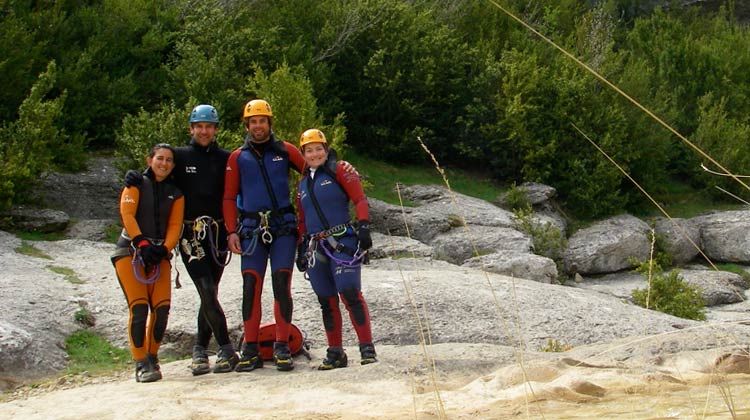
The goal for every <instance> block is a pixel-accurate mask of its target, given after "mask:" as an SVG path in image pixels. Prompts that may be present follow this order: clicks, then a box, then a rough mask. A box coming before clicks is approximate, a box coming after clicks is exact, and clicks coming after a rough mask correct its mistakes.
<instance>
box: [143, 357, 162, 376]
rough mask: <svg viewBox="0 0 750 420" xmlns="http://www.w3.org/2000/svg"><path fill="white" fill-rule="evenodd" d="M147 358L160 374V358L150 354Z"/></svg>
mask: <svg viewBox="0 0 750 420" xmlns="http://www.w3.org/2000/svg"><path fill="white" fill-rule="evenodd" d="M146 357H147V358H148V361H149V362H151V366H153V367H154V369H156V370H158V371H159V372H161V366H159V356H157V355H155V354H151V353H148V354H147V355H146Z"/></svg>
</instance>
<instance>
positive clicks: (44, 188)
mask: <svg viewBox="0 0 750 420" xmlns="http://www.w3.org/2000/svg"><path fill="white" fill-rule="evenodd" d="M87 164H88V170H87V171H86V172H84V173H80V174H67V173H50V174H49V175H48V176H47V177H46V178H44V179H43V180H42V185H41V186H40V187H39V188H38V189H37V191H38V195H39V197H38V199H40V200H41V201H42V202H44V203H45V204H46V205H47V207H49V208H52V209H57V210H63V211H65V212H66V213H67V214H68V215H70V216H71V217H74V218H77V219H114V220H119V218H120V216H119V209H118V206H119V197H120V191H122V187H123V183H122V180H121V179H120V176H119V174H118V172H117V169H115V167H114V159H113V158H111V157H95V158H91V159H90V160H89V161H88V162H87Z"/></svg>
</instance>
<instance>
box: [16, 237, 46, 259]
mask: <svg viewBox="0 0 750 420" xmlns="http://www.w3.org/2000/svg"><path fill="white" fill-rule="evenodd" d="M14 251H16V252H17V253H19V254H21V255H27V256H29V257H36V258H44V259H47V260H51V259H52V257H50V256H49V255H48V254H46V253H45V252H44V251H42V250H41V249H39V248H37V247H35V246H34V245H32V244H30V243H28V242H26V241H23V242H21V246H18V247H16V248H15V249H14Z"/></svg>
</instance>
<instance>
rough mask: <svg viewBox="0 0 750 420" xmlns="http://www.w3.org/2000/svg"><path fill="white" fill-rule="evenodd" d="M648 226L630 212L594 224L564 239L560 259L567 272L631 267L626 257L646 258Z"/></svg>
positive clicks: (607, 271)
mask: <svg viewBox="0 0 750 420" xmlns="http://www.w3.org/2000/svg"><path fill="white" fill-rule="evenodd" d="M648 232H649V227H648V225H647V224H646V223H645V222H643V221H641V220H640V219H638V218H636V217H633V216H631V215H628V214H626V215H621V216H618V217H614V218H611V219H607V220H604V221H602V222H598V223H595V224H594V225H593V226H590V227H588V228H586V229H583V230H580V231H578V232H576V233H575V234H574V235H573V236H571V237H570V239H569V240H568V248H567V249H566V250H565V253H564V255H563V259H564V262H565V269H566V270H567V271H568V272H578V273H581V274H599V273H612V272H615V271H620V270H624V269H626V268H631V267H633V264H631V263H630V261H629V258H636V259H638V260H646V259H648V256H649V250H650V248H651V242H650V241H649V239H648Z"/></svg>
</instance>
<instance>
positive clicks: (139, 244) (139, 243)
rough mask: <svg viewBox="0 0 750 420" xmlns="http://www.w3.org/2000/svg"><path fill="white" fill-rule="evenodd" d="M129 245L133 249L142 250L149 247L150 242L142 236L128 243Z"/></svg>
mask: <svg viewBox="0 0 750 420" xmlns="http://www.w3.org/2000/svg"><path fill="white" fill-rule="evenodd" d="M130 245H131V246H132V247H133V248H143V247H144V246H146V245H151V241H149V240H148V239H146V237H145V236H143V235H138V236H136V237H135V238H133V239H132V240H131V241H130Z"/></svg>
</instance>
